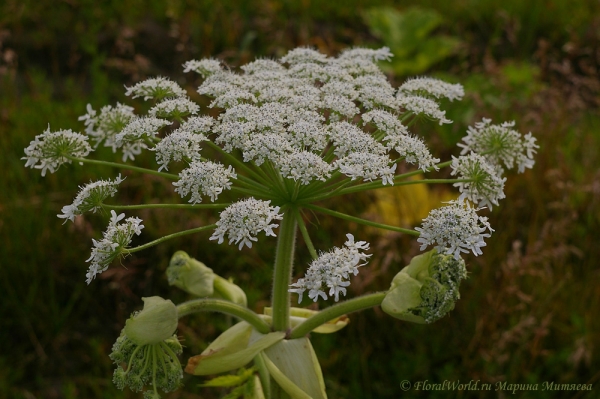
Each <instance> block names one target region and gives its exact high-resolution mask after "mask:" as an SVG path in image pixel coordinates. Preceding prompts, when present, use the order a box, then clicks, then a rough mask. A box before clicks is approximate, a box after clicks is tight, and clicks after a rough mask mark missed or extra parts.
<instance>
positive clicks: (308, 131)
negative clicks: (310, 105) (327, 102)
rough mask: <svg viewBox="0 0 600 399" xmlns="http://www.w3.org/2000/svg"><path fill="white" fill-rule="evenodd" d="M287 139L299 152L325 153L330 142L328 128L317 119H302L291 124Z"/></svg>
mask: <svg viewBox="0 0 600 399" xmlns="http://www.w3.org/2000/svg"><path fill="white" fill-rule="evenodd" d="M306 112H312V111H306ZM315 114H316V115H317V116H318V117H320V116H321V115H320V114H318V113H316V112H315ZM285 138H286V140H287V141H288V142H289V143H290V145H291V146H292V147H294V148H295V149H297V150H303V149H310V150H312V151H323V150H324V149H325V147H326V146H327V143H328V142H329V140H328V138H327V130H326V128H325V127H324V126H323V123H322V122H321V121H319V120H318V119H316V118H315V119H312V118H307V119H301V120H297V121H295V122H293V123H291V124H290V125H289V126H288V128H287V133H286V134H285Z"/></svg>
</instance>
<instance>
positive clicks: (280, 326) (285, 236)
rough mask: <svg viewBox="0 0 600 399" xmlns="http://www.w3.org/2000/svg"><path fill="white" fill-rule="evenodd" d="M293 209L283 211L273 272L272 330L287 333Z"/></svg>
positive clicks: (292, 260)
mask: <svg viewBox="0 0 600 399" xmlns="http://www.w3.org/2000/svg"><path fill="white" fill-rule="evenodd" d="M294 212H295V210H294V209H290V208H288V209H285V210H284V214H283V219H282V220H281V224H280V225H279V238H278V239H277V252H276V253H275V265H274V271H273V298H272V302H273V303H272V305H273V329H274V330H275V331H287V330H288V329H289V328H290V293H289V291H288V289H289V285H290V282H291V279H292V268H293V264H294V250H295V248H296V217H295V215H294Z"/></svg>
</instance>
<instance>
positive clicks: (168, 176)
mask: <svg viewBox="0 0 600 399" xmlns="http://www.w3.org/2000/svg"><path fill="white" fill-rule="evenodd" d="M67 158H69V159H70V160H72V161H74V162H83V163H90V164H94V165H102V166H110V167H113V168H119V169H127V170H133V171H135V172H140V173H145V174H148V175H154V176H160V177H164V178H166V179H171V180H179V176H177V175H174V174H171V173H164V172H158V171H156V170H152V169H146V168H140V167H138V166H133V165H127V164H124V163H117V162H108V161H98V160H96V159H86V158H77V157H70V156H67Z"/></svg>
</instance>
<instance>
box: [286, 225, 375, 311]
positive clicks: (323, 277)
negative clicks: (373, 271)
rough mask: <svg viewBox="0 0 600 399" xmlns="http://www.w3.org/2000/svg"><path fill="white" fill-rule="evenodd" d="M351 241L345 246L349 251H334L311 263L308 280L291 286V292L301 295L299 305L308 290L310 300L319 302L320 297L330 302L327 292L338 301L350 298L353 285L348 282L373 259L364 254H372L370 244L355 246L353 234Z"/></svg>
mask: <svg viewBox="0 0 600 399" xmlns="http://www.w3.org/2000/svg"><path fill="white" fill-rule="evenodd" d="M346 237H347V238H348V241H346V242H345V243H344V245H345V248H337V247H336V248H334V249H333V250H331V251H329V252H326V253H322V254H321V255H320V256H319V257H318V258H317V259H315V260H314V261H313V262H311V264H310V266H309V268H308V270H307V271H306V275H305V276H304V278H300V279H298V281H296V282H295V283H292V284H291V285H290V287H293V288H290V289H289V290H288V291H289V292H295V293H296V294H298V303H300V302H302V295H303V294H304V291H306V290H308V297H309V298H310V299H312V300H313V301H315V302H316V301H317V300H318V299H319V297H321V298H323V299H327V293H326V291H325V290H327V289H329V296H332V297H333V298H334V299H335V301H336V302H337V301H338V300H339V295H340V294H342V295H346V287H347V286H349V285H350V282H349V281H347V280H348V279H349V276H350V275H351V274H352V275H354V276H356V275H357V274H358V268H359V267H361V266H364V265H366V264H367V260H368V258H369V257H370V256H371V255H366V254H364V253H362V252H361V251H368V250H369V244H368V243H367V242H366V241H358V242H354V236H353V235H352V234H346Z"/></svg>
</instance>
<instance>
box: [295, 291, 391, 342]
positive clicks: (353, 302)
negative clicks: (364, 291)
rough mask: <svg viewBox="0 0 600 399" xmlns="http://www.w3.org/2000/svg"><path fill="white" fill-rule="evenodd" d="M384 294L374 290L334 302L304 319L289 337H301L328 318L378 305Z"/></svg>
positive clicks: (331, 318) (325, 321)
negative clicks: (372, 292) (371, 292)
mask: <svg viewBox="0 0 600 399" xmlns="http://www.w3.org/2000/svg"><path fill="white" fill-rule="evenodd" d="M386 294H387V293H386V292H376V293H374V294H368V295H363V296H360V297H358V298H353V299H349V300H347V301H344V302H340V303H336V304H335V305H333V306H330V307H328V308H327V309H323V310H321V311H320V312H319V313H317V314H315V315H314V316H312V317H309V318H308V319H306V321H305V322H304V323H302V324H299V325H298V326H296V327H295V328H294V329H293V330H292V332H291V333H290V339H296V338H302V337H304V336H305V335H306V334H308V333H310V332H311V331H312V330H314V329H315V328H317V327H319V326H321V325H323V324H325V323H327V322H328V321H329V320H333V319H335V318H337V317H340V316H343V315H345V314H348V313H352V312H357V311H359V310H364V309H368V308H372V307H375V306H379V305H381V302H383V298H385V295H386Z"/></svg>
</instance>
